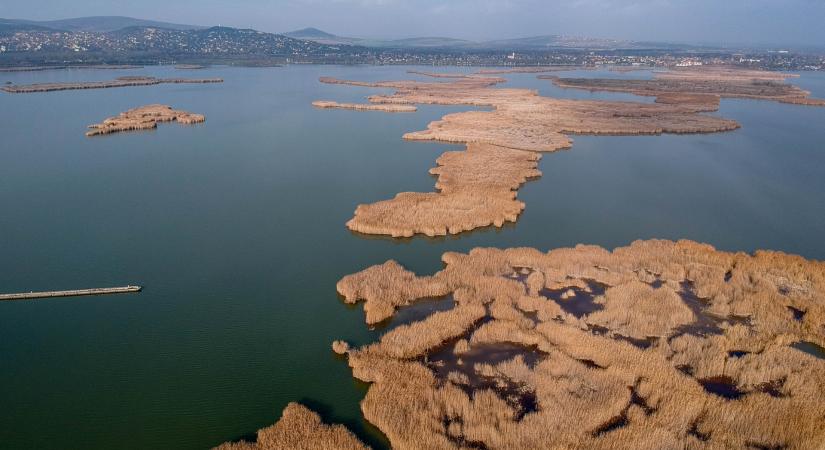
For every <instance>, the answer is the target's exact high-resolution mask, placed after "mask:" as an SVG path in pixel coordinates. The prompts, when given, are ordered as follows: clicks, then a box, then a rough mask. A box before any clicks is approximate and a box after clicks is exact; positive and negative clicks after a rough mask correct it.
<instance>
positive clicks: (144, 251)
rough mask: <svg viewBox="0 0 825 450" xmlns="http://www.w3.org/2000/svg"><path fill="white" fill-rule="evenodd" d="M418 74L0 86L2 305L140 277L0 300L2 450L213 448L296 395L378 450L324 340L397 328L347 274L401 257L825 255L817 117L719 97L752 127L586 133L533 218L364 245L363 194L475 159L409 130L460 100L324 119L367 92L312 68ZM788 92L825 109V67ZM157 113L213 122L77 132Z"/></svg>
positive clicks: (534, 196) (423, 262)
mask: <svg viewBox="0 0 825 450" xmlns="http://www.w3.org/2000/svg"><path fill="white" fill-rule="evenodd" d="M407 69H408V68H406V67H331V66H300V67H285V68H266V69H242V68H222V67H216V68H210V69H206V70H200V71H176V70H175V69H173V68H170V67H155V68H145V69H137V70H127V71H104V70H69V71H65V70H64V71H50V72H35V73H3V74H0V83H5V82H6V81H12V82H14V83H32V82H47V81H48V82H54V81H71V80H93V79H111V78H113V77H115V76H122V75H156V76H190V77H207V76H220V77H223V78H225V80H226V82H225V83H223V84H219V85H161V86H152V87H135V88H124V89H103V90H88V91H65V92H53V93H46V94H29V95H22V94H21V95H10V94H2V95H0V130H2V141H0V142H2V144H0V207H2V214H0V292H17V291H29V290H45V289H64V288H84V287H101V286H115V285H125V284H130V283H131V284H141V285H143V286H145V290H144V292H142V293H140V294H137V295H123V296H108V297H90V298H73V299H62V300H40V301H33V302H14V303H12V302H6V303H4V304H0V405H2V409H3V412H2V414H0V447H5V448H20V447H27V448H43V449H47V448H126V449H128V448H146V447H153V448H204V447H209V446H212V445H216V444H219V443H221V442H223V441H226V440H234V439H238V438H241V437H244V436H248V435H249V434H250V433H253V432H254V431H255V430H256V429H258V428H260V427H263V426H266V425H269V424H271V423H273V422H274V421H275V420H277V418H278V417H279V416H280V412H281V410H282V409H283V407H284V406H285V405H286V403H287V402H289V401H301V402H304V403H305V404H308V405H310V406H311V407H313V408H315V409H316V410H318V411H320V412H321V413H322V414H323V415H324V418H325V419H326V420H329V421H336V422H343V423H346V424H347V425H348V426H350V427H351V428H353V429H354V430H355V431H356V432H357V433H358V434H359V436H361V437H362V438H363V439H366V440H368V441H369V442H370V443H371V444H373V445H376V446H380V445H382V441H381V439H382V438H381V435H380V433H377V432H376V431H375V430H374V429H372V428H371V427H369V426H368V425H367V424H365V423H364V422H363V420H362V419H361V416H360V411H359V406H358V402H359V401H360V400H361V398H363V395H364V393H365V390H366V386H365V385H363V384H361V383H358V382H357V381H355V380H353V378H352V376H351V372H350V370H349V368H348V367H347V365H346V362H345V361H344V360H343V359H340V358H337V357H336V356H334V355H333V354H332V352H331V351H330V343H331V342H332V340H334V339H341V338H343V339H347V340H349V341H351V342H353V343H355V344H362V343H366V342H369V341H371V340H374V339H375V338H376V337H377V336H378V334H379V333H381V332H383V330H377V331H370V330H368V329H367V327H366V326H365V325H364V321H363V313H362V311H361V309H360V307H347V306H345V305H343V304H342V302H341V301H340V300H339V299H338V297H337V295H336V292H335V283H336V281H337V280H338V279H339V278H340V277H342V276H343V275H345V274H348V273H352V272H355V271H357V270H360V269H362V268H364V267H367V266H369V265H372V264H376V263H381V262H384V261H385V260H387V259H390V258H393V259H396V260H398V261H400V262H401V263H402V264H404V265H406V266H407V267H409V268H411V269H413V270H416V271H418V272H420V273H432V272H435V271H436V270H438V269H439V268H440V267H441V263H440V255H441V253H443V252H445V251H448V250H457V251H466V250H468V249H470V248H472V247H476V246H496V247H510V246H522V245H524V246H535V247H538V248H542V249H549V248H554V247H559V246H571V245H575V244H577V243H580V242H581V243H592V244H599V245H602V246H606V247H609V248H613V247H616V246H621V245H627V244H628V243H630V242H632V241H633V240H635V239H647V238H654V237H658V238H669V239H678V238H689V239H695V240H699V241H704V242H708V243H711V244H713V245H715V246H717V247H719V248H722V249H725V250H742V251H753V250H755V249H758V248H769V249H777V250H784V251H788V252H793V253H799V254H802V255H804V256H806V257H809V258H817V259H825V239H823V230H825V148H823V145H822V142H825V127H823V126H822V125H823V123H825V108H810V107H800V106H792V105H780V104H775V103H769V102H760V101H747V100H742V101H739V100H737V101H730V100H726V101H723V104H722V109H721V111H720V112H719V114H721V115H724V116H726V117H731V118H734V119H736V120H738V121H740V122H741V123H742V125H743V128H742V129H741V130H738V131H735V132H732V133H726V134H717V135H699V136H661V137H576V140H575V141H576V142H575V145H574V148H573V149H572V150H570V151H564V152H558V153H555V154H550V155H545V157H544V158H543V160H542V162H541V165H540V169H541V170H542V172H543V173H544V176H543V177H542V178H541V179H540V180H538V181H533V182H530V183H528V184H527V185H525V186H524V187H523V188H522V190H521V191H520V194H519V196H520V198H521V199H523V200H524V201H525V202H526V203H527V210H526V211H525V213H524V214H523V215H522V217H521V218H520V220H519V222H518V223H517V224H515V225H509V226H506V227H505V228H503V229H501V230H496V229H484V230H477V231H475V232H473V233H468V234H464V235H461V236H459V237H447V238H441V239H423V238H416V239H409V240H392V239H386V238H368V237H364V236H359V235H355V234H352V233H350V232H349V231H347V229H346V228H345V227H344V223H345V222H346V221H347V220H348V219H349V218H350V217H351V216H352V212H353V210H354V209H355V207H356V205H357V204H359V203H364V202H373V201H376V200H381V199H386V198H390V197H391V196H393V195H395V193H397V192H401V191H430V190H432V189H433V183H434V180H433V178H432V177H431V176H430V175H429V174H428V173H427V170H428V169H429V168H430V167H432V165H433V164H434V161H435V159H436V157H437V156H438V155H439V154H441V153H442V152H443V151H445V150H449V149H458V148H460V147H457V146H449V145H444V144H438V143H420V142H404V141H403V140H401V135H402V134H403V133H404V132H407V131H411V130H418V129H423V128H425V127H426V125H427V123H428V122H429V121H431V120H434V119H437V118H439V117H441V116H442V115H443V114H445V113H448V112H454V111H461V110H464V109H466V108H463V107H449V108H448V107H436V106H424V107H421V108H420V110H419V112H418V113H415V114H383V113H371V112H354V111H324V110H316V109H313V108H312V107H311V106H310V102H311V101H313V100H316V99H331V100H338V101H361V99H362V98H363V97H364V96H366V95H368V94H371V93H375V92H376V90H374V89H365V88H355V87H346V86H331V85H323V84H320V83H318V82H317V79H318V77H319V76H322V75H331V76H336V77H341V78H353V79H359V80H381V79H404V78H409V77H413V76H412V75H407V74H406V73H405V71H406V70H407ZM419 69H421V70H427V68H419ZM448 70H449V69H448ZM563 75H568V74H563ZM569 75H571V76H604V75H610V76H617V75H618V74H615V73H608V72H601V73H598V72H572V73H571V74H569ZM622 75H625V76H627V74H622ZM630 76H637V77H645V76H650V74H649V73H645V72H642V73H635V74H631V75H630ZM508 78H509V79H510V80H511V83H510V84H511V85H514V86H522V87H529V88H532V89H538V90H539V91H540V92H541V93H542V94H544V95H555V96H563V97H566V98H596V99H612V100H629V99H638V98H636V97H633V96H629V95H623V94H605V93H602V94H600V93H595V94H593V93H589V92H586V91H574V90H561V89H558V88H555V87H554V86H553V85H552V84H551V82H550V81H546V80H537V79H536V78H535V74H516V75H512V76H508ZM797 82H798V83H799V84H800V85H802V86H803V87H805V88H806V89H809V90H811V91H813V92H814V93H815V94H816V95H818V96H820V97H825V74H803V76H802V78H801V79H800V80H798V81H797ZM639 100H640V101H651V100H652V99H649V98H646V99H639ZM155 102H156V103H165V104H169V105H172V106H174V107H176V108H182V109H186V110H189V111H193V112H199V113H203V114H205V115H206V116H207V122H206V123H205V124H203V125H199V126H178V125H176V124H166V125H161V126H160V128H158V129H157V130H155V131H149V132H137V133H125V134H119V135H113V136H108V137H101V138H94V139H89V138H86V137H84V135H83V133H84V129H85V127H86V125H88V124H90V123H95V122H99V121H100V120H102V119H103V118H105V117H108V116H111V115H114V114H117V113H118V112H121V111H124V110H126V109H129V108H133V107H135V106H139V105H143V104H147V103H155Z"/></svg>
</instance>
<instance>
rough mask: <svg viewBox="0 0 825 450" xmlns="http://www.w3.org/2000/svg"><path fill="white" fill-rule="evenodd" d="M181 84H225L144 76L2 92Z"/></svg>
mask: <svg viewBox="0 0 825 450" xmlns="http://www.w3.org/2000/svg"><path fill="white" fill-rule="evenodd" d="M169 83H171V84H179V83H197V84H201V83H223V79H222V78H155V77H144V76H128V77H118V78H115V79H114V80H110V81H81V82H73V83H36V84H23V85H14V84H13V85H9V86H3V87H0V90H2V91H5V92H8V93H10V94H32V93H37V92H53V91H68V90H77V89H107V88H119V87H133V86H154V85H157V84H169Z"/></svg>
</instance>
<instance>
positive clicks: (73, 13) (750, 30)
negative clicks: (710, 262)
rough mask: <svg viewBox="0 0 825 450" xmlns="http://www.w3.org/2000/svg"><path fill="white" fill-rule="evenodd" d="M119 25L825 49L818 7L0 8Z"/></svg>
mask: <svg viewBox="0 0 825 450" xmlns="http://www.w3.org/2000/svg"><path fill="white" fill-rule="evenodd" d="M88 15H126V16H133V17H140V18H146V19H156V20H164V21H171V22H180V23H192V24H198V25H217V24H221V25H227V26H233V27H248V28H255V29H259V30H263V31H272V32H284V31H290V30H294V29H298V28H303V27H308V26H314V27H318V28H321V29H323V30H325V31H329V32H331V33H335V34H339V35H350V36H364V37H407V36H424V35H428V36H449V37H458V38H465V39H474V40H484V39H498V38H505V37H522V36H529V35H540V34H572V35H587V36H594V37H616V38H622V39H636V40H668V41H691V42H731V43H737V42H739V43H747V42H753V43H777V44H782V43H796V44H807V45H816V46H823V45H825V25H823V23H825V1H823V0H568V1H559V0H220V1H219V0H173V1H169V0H137V1H136V0H2V8H0V16H3V17H5V18H29V19H37V20H48V19H58V18H68V17H77V16H88Z"/></svg>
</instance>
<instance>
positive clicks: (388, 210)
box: [314, 68, 825, 237]
mask: <svg viewBox="0 0 825 450" xmlns="http://www.w3.org/2000/svg"><path fill="white" fill-rule="evenodd" d="M538 70H539V69H536V68H530V70H526V71H528V72H533V71H538ZM541 70H548V69H544V68H542V69H541ZM549 70H552V69H549ZM512 71H514V72H521V71H522V70H515V69H514V70H512ZM493 72H495V73H508V72H510V71H509V70H503V71H501V70H500V71H493ZM412 73H415V74H416V75H423V76H432V77H435V78H437V79H439V80H446V81H436V82H424V81H382V82H377V83H370V82H359V81H346V80H338V79H334V78H329V77H323V78H321V79H320V81H321V82H322V83H329V84H342V85H351V86H361V87H374V88H385V89H386V88H389V89H394V90H395V92H394V93H393V94H391V95H373V96H370V97H369V98H368V100H369V103H367V104H363V105H358V104H344V105H341V104H337V103H335V102H323V101H318V102H315V103H314V104H315V105H316V106H318V107H333V108H334V107H345V108H349V109H356V110H382V111H397V110H398V109H397V108H398V107H399V106H406V107H413V106H414V105H416V104H438V105H468V106H477V107H491V108H492V111H468V112H460V113H454V114H448V115H446V116H444V117H443V118H442V119H441V120H438V121H435V122H431V123H430V124H429V126H428V127H427V130H424V131H416V132H411V133H407V134H405V135H404V139H409V140H434V141H440V142H449V143H461V144H466V145H467V150H466V151H465V152H448V153H445V154H444V155H442V156H441V157H440V158H439V159H438V164H439V166H438V167H436V168H434V169H432V170H431V173H432V174H434V175H437V176H438V182H437V183H436V192H430V193H417V192H404V193H400V194H398V195H396V197H395V198H393V199H390V200H384V201H380V202H377V203H373V204H364V205H359V206H358V207H357V208H356V210H355V216H354V217H353V218H352V219H351V220H350V221H349V222H347V227H348V228H349V229H350V230H353V231H356V232H359V233H365V234H378V235H389V236H393V237H411V236H414V235H415V234H424V235H427V236H440V235H446V234H457V233H461V232H464V231H469V230H472V229H475V228H479V227H485V226H491V225H494V226H497V227H501V226H503V224H504V223H505V222H514V221H515V220H516V219H517V217H518V215H519V214H520V213H521V211H522V210H523V209H524V207H525V205H524V203H523V202H521V201H519V200H517V198H516V191H517V189H518V188H519V186H520V185H521V184H522V183H524V182H525V181H526V180H528V179H530V178H535V177H538V176H540V172H538V170H537V169H536V165H537V161H538V158H539V156H540V155H538V154H537V153H540V152H553V151H556V150H559V149H565V148H569V147H571V146H572V143H573V141H572V139H571V138H570V136H571V135H576V134H587V135H658V134H662V133H674V134H686V133H717V132H725V131H730V130H734V129H736V128H738V127H739V124H738V123H737V122H735V121H733V120H730V119H725V118H722V117H718V116H714V115H709V114H705V113H708V112H712V111H716V110H718V108H719V98H720V97H737V98H740V97H741V98H755V99H763V100H775V101H781V102H785V103H794V104H806V105H820V104H822V105H825V102H823V101H822V100H817V99H810V98H808V97H807V95H808V93H807V92H806V91H803V90H801V89H799V88H798V87H796V86H792V85H788V84H785V83H784V82H783V80H784V79H785V77H787V75H784V74H777V73H773V72H758V71H746V70H738V69H736V70H734V69H719V68H716V69H713V68H709V69H703V70H692V71H674V72H673V73H670V72H668V73H666V74H661V75H659V76H660V77H662V79H661V80H658V81H657V80H653V81H645V80H643V81H638V80H598V79H597V80H590V79H564V78H556V77H549V78H551V79H553V80H554V82H556V83H557V84H559V85H560V86H565V87H579V86H582V88H589V89H603V87H604V86H612V84H619V86H620V87H615V88H611V89H615V90H621V91H623V92H625V91H627V92H633V93H641V94H642V95H656V96H657V101H656V102H655V103H653V104H651V103H639V102H616V101H593V100H569V99H557V98H548V97H542V96H540V95H538V93H537V92H536V91H533V90H529V89H505V88H497V87H496V85H498V84H500V83H503V82H504V81H505V79H503V78H499V77H491V76H488V75H485V74H470V75H467V74H445V73H437V74H432V73H428V72H420V71H414V72H412ZM487 73H488V74H489V73H491V72H490V71H488V72H487ZM666 77H667V78H666ZM639 85H647V86H648V88H646V89H645V90H640V88H638V86H639ZM627 86H634V88H633V89H632V90H630V89H629V88H628V87H627ZM662 86H667V89H665V88H664V87H662ZM604 89H605V90H607V89H606V88H604Z"/></svg>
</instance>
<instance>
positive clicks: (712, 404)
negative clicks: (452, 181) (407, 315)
mask: <svg viewBox="0 0 825 450" xmlns="http://www.w3.org/2000/svg"><path fill="white" fill-rule="evenodd" d="M442 260H443V262H444V264H445V268H444V269H443V270H441V271H439V272H437V273H435V274H434V275H431V276H417V275H415V274H414V273H412V272H410V271H407V270H406V269H404V268H403V267H402V266H401V265H399V264H398V263H396V262H394V261H388V262H386V263H384V264H381V265H377V266H373V267H370V268H368V269H366V270H364V271H362V272H359V273H356V274H353V275H348V276H346V277H344V278H343V279H341V280H340V281H339V283H338V291H339V293H340V294H341V295H342V296H343V297H344V298H345V299H346V301H347V302H350V303H354V302H358V301H363V302H364V309H365V312H366V321H367V323H369V324H375V323H379V322H384V323H387V322H389V323H390V326H388V327H387V328H386V329H387V330H388V331H386V332H385V333H384V334H383V335H382V336H381V338H380V339H379V340H378V341H377V342H375V343H373V344H368V345H365V346H363V347H360V348H352V347H350V345H349V344H347V343H346V342H344V341H335V342H334V343H333V345H332V347H333V350H334V351H335V352H337V353H340V354H344V355H346V356H347V358H348V362H349V365H350V366H351V367H352V369H353V375H354V376H355V377H356V378H358V379H360V380H362V381H365V382H367V383H370V388H369V391H368V392H367V395H366V397H365V398H364V400H363V401H362V403H361V409H362V411H363V412H364V416H365V418H366V419H367V420H368V421H369V422H371V423H372V424H374V425H376V426H377V427H378V428H379V429H380V430H381V431H382V432H384V434H385V435H386V436H387V437H388V438H389V440H390V442H391V444H392V446H393V448H397V449H423V448H427V449H469V448H474V449H520V448H560V449H561V448H564V449H615V448H634V449H661V448H689V449H716V448H786V449H811V448H820V446H821V444H822V443H823V442H825V428H823V427H822V418H823V417H825V348H823V347H825V263H823V262H817V261H809V260H805V259H804V258H801V257H799V256H793V255H788V254H784V253H780V252H771V251H758V252H756V253H755V254H753V255H749V254H745V253H728V252H722V251H718V250H716V249H714V248H713V247H711V246H709V245H705V244H699V243H695V242H690V241H679V242H671V241H660V240H650V241H637V242H634V243H633V244H631V245H630V246H628V247H622V248H618V249H615V250H614V251H612V252H610V251H607V250H605V249H602V248H600V247H596V246H587V245H579V246H577V247H575V248H562V249H556V250H552V251H549V252H547V253H544V252H541V251H538V250H535V249H531V248H512V249H507V250H500V249H485V248H477V249H474V250H472V251H470V252H469V253H468V254H461V253H452V252H450V253H445V254H444V255H443V257H442ZM433 298H435V299H438V300H436V301H438V302H444V303H447V304H448V305H447V306H448V308H446V309H444V308H439V309H440V310H439V311H436V312H432V313H431V314H429V315H425V316H423V318H421V316H419V317H417V318H415V319H411V320H408V321H406V322H403V323H393V321H394V320H395V319H394V316H396V315H397V316H400V317H403V316H404V314H401V313H402V312H403V311H404V310H405V309H406V308H416V307H417V306H418V304H419V303H420V302H424V303H426V302H432V301H433ZM297 408H300V407H298V406H295V405H290V407H288V408H287V412H285V413H284V418H282V419H281V421H280V422H279V423H278V424H276V425H275V426H274V427H271V428H268V429H264V430H262V431H261V432H259V435H258V436H259V437H258V440H259V442H258V444H232V445H230V446H228V447H226V448H236V446H237V448H287V447H284V446H283V445H286V444H284V443H287V442H289V443H295V442H308V443H311V444H307V445H316V447H317V448H359V447H358V444H355V443H353V442H352V441H351V439H354V438H351V436H348V435H347V433H346V432H345V431H344V430H343V429H341V428H340V427H338V428H336V427H330V426H327V425H323V424H321V423H320V421H319V420H318V419H317V417H315V416H314V415H313V413H311V412H309V411H305V410H303V409H301V410H300V411H298V410H297ZM288 412H290V414H288ZM298 413H300V416H301V417H302V419H301V421H300V423H299V422H298V421H297V420H296V418H295V417H294V415H296V414H298ZM306 423H308V424H309V425H305V424H306ZM273 442H278V443H281V444H280V445H281V446H278V445H273V444H272V443H273ZM290 445H292V444H290ZM296 448H305V447H296Z"/></svg>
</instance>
